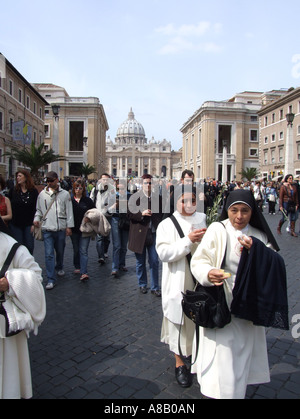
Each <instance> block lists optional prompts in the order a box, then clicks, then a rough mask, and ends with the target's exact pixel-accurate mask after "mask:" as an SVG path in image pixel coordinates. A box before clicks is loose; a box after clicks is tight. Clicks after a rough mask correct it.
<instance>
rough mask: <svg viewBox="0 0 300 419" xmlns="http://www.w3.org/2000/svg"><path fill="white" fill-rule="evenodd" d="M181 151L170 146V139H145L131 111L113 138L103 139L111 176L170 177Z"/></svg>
mask: <svg viewBox="0 0 300 419" xmlns="http://www.w3.org/2000/svg"><path fill="white" fill-rule="evenodd" d="M180 158H181V153H176V152H174V151H172V149H171V142H169V141H167V140H163V141H156V140H155V139H154V138H153V137H152V139H151V140H150V141H149V142H148V140H147V138H146V134H145V130H144V128H143V126H142V124H141V123H140V122H138V121H137V120H136V119H135V115H134V113H133V111H132V109H131V110H130V112H129V114H128V119H126V120H125V121H124V122H123V123H122V124H121V125H120V127H119V129H118V131H117V135H116V138H115V140H114V141H113V140H111V138H110V137H108V138H107V140H106V159H107V170H108V172H109V173H110V174H111V175H113V176H114V177H127V176H133V177H141V176H143V175H144V174H145V173H149V174H151V175H152V176H156V177H167V178H172V175H173V174H172V166H173V164H174V163H178V161H179V160H180Z"/></svg>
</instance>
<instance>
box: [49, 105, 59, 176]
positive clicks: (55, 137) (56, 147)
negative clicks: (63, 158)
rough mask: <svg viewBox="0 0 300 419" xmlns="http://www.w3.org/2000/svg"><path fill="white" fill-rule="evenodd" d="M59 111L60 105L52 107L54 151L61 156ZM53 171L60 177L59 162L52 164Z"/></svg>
mask: <svg viewBox="0 0 300 419" xmlns="http://www.w3.org/2000/svg"><path fill="white" fill-rule="evenodd" d="M59 109H60V106H59V105H52V112H53V116H54V122H53V139H52V149H53V151H54V153H55V154H59V135H58V122H59ZM51 170H53V171H54V172H56V173H57V174H58V176H60V173H59V162H58V161H55V162H53V163H51Z"/></svg>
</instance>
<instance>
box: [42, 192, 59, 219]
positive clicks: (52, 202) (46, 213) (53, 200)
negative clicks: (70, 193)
mask: <svg viewBox="0 0 300 419" xmlns="http://www.w3.org/2000/svg"><path fill="white" fill-rule="evenodd" d="M56 197H57V193H55V197H54V199H52V201H51V204H50V205H49V208H48V209H47V211H46V212H45V215H44V216H43V218H42V221H45V220H46V217H47V215H48V212H49V211H50V208H51V207H52V205H53V204H54V202H55V201H56Z"/></svg>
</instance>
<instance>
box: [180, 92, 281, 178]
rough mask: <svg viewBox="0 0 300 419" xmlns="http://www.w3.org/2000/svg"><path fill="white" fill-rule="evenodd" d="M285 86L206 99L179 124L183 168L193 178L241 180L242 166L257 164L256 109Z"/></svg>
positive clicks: (258, 144)
mask: <svg viewBox="0 0 300 419" xmlns="http://www.w3.org/2000/svg"><path fill="white" fill-rule="evenodd" d="M285 94H286V90H285V89H282V90H273V91H270V92H266V93H263V92H247V91H245V92H242V93H239V94H236V95H235V96H234V97H232V98H231V99H229V100H225V101H207V102H204V103H203V105H202V106H201V107H200V108H199V109H198V110H197V111H196V112H195V113H194V115H192V116H191V117H190V118H189V120H188V121H187V122H186V123H185V124H184V125H183V127H182V128H181V132H182V135H183V157H182V165H183V169H191V170H193V171H194V173H195V175H196V178H198V179H204V178H214V179H216V180H219V181H222V182H226V181H232V180H241V172H242V170H246V169H247V168H256V169H257V170H258V172H259V170H260V169H261V168H262V167H261V165H260V156H261V153H260V141H259V140H260V135H259V128H260V126H259V111H260V110H261V108H262V106H263V105H265V104H266V103H271V102H273V101H274V100H276V99H278V98H280V97H282V96H284V95H285Z"/></svg>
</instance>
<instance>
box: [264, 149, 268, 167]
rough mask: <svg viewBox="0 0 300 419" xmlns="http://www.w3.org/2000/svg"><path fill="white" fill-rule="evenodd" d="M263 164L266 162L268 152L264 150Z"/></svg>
mask: <svg viewBox="0 0 300 419" xmlns="http://www.w3.org/2000/svg"><path fill="white" fill-rule="evenodd" d="M264 164H268V152H267V151H264Z"/></svg>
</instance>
